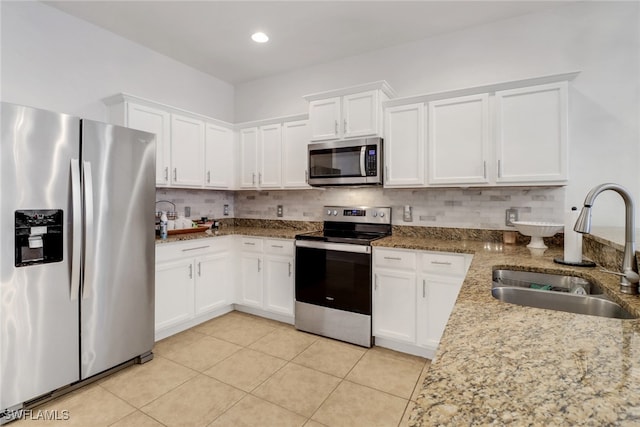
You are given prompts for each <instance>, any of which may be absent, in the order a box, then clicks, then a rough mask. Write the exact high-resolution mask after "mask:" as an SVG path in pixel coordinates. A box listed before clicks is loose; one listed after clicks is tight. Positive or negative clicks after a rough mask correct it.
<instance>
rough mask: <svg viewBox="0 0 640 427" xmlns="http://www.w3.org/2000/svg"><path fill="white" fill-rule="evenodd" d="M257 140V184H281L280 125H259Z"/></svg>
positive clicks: (268, 185)
mask: <svg viewBox="0 0 640 427" xmlns="http://www.w3.org/2000/svg"><path fill="white" fill-rule="evenodd" d="M259 133H260V138H259V140H258V147H259V152H258V164H259V167H258V186H259V187H260V188H280V187H281V186H282V125H280V123H277V124H273V125H268V126H260V128H259Z"/></svg>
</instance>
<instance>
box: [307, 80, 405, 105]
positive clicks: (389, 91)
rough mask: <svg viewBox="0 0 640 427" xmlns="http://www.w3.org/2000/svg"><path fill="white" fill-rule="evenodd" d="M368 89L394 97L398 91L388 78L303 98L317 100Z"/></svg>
mask: <svg viewBox="0 0 640 427" xmlns="http://www.w3.org/2000/svg"><path fill="white" fill-rule="evenodd" d="M368 90H381V91H382V92H383V93H384V94H385V95H387V97H389V98H394V97H395V96H396V91H395V90H393V88H392V87H391V86H389V83H387V81H386V80H379V81H377V82H371V83H365V84H361V85H357V86H349V87H345V88H342V89H335V90H329V91H325V92H318V93H312V94H309V95H304V96H303V98H304V99H306V100H307V101H315V100H318V99H326V98H333V97H336V96H344V95H351V94H354V93H360V92H366V91H368Z"/></svg>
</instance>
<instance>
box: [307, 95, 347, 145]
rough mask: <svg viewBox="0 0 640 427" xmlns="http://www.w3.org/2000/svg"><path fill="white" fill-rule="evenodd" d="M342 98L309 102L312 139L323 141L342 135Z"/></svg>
mask: <svg viewBox="0 0 640 427" xmlns="http://www.w3.org/2000/svg"><path fill="white" fill-rule="evenodd" d="M341 117H342V112H341V98H340V97H335V98H328V99H319V100H316V101H311V102H309V123H310V124H311V140H312V141H323V140H328V139H339V138H340V137H341V132H340V126H341V124H340V121H341Z"/></svg>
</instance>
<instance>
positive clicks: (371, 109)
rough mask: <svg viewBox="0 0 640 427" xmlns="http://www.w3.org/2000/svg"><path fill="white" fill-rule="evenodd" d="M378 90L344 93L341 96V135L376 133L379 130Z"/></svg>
mask: <svg viewBox="0 0 640 427" xmlns="http://www.w3.org/2000/svg"><path fill="white" fill-rule="evenodd" d="M378 92H379V91H377V90H370V91H367V92H362V93H354V94H352V95H345V96H344V97H343V98H342V137H343V138H356V137H360V136H369V135H376V134H378V133H379V130H380V120H381V117H380V116H381V114H380V112H379V111H380V101H379V100H378V98H379V94H378Z"/></svg>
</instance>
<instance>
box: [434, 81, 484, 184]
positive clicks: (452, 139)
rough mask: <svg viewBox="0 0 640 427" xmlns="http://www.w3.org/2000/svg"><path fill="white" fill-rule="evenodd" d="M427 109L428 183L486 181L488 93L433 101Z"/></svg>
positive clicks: (478, 182) (475, 182)
mask: <svg viewBox="0 0 640 427" xmlns="http://www.w3.org/2000/svg"><path fill="white" fill-rule="evenodd" d="M428 108H429V119H428V122H429V131H428V134H429V138H428V144H427V146H428V154H427V159H428V166H427V172H428V176H429V179H428V183H429V184H486V183H488V182H489V181H488V177H487V159H488V156H489V152H490V147H489V95H488V94H486V93H485V94H479V95H470V96H464V97H459V98H451V99H442V100H438V101H432V102H429V104H428Z"/></svg>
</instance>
